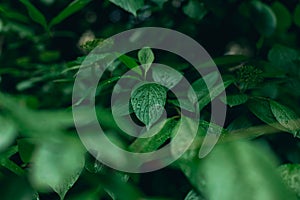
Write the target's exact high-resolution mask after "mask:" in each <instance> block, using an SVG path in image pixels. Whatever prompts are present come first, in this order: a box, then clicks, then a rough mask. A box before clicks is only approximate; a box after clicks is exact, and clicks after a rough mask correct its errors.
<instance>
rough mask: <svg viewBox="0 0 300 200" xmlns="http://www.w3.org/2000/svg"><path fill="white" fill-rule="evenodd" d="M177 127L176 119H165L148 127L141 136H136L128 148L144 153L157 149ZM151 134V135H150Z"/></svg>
mask: <svg viewBox="0 0 300 200" xmlns="http://www.w3.org/2000/svg"><path fill="white" fill-rule="evenodd" d="M176 128H177V121H175V120H174V119H167V120H165V121H163V122H160V123H158V124H156V125H154V126H153V127H152V128H150V129H149V130H148V131H147V132H146V133H145V134H143V137H139V138H137V139H136V140H135V141H134V142H133V143H132V144H131V145H130V147H129V148H130V149H131V150H132V151H134V152H139V153H145V152H151V151H154V150H156V149H158V148H159V147H160V146H161V145H162V144H164V143H165V142H166V141H167V139H169V138H170V137H171V135H172V132H173V131H174V130H176ZM150 136H151V137H150Z"/></svg>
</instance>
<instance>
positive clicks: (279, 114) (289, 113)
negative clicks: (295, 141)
mask: <svg viewBox="0 0 300 200" xmlns="http://www.w3.org/2000/svg"><path fill="white" fill-rule="evenodd" d="M270 106H271V111H272V113H273V114H274V116H275V118H276V120H277V121H278V122H279V123H280V124H281V125H282V126H283V127H285V128H286V129H288V130H289V131H290V132H292V133H293V134H294V135H295V136H300V117H299V116H297V114H296V113H295V112H294V111H293V110H291V109H290V108H288V107H286V106H284V105H282V104H280V103H278V102H276V101H270Z"/></svg>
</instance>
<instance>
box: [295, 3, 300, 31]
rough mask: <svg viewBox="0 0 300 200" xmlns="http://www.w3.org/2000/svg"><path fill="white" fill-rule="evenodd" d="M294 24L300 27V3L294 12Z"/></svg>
mask: <svg viewBox="0 0 300 200" xmlns="http://www.w3.org/2000/svg"><path fill="white" fill-rule="evenodd" d="M294 23H295V24H296V25H297V26H298V27H300V3H299V4H298V5H297V6H296V8H295V10H294Z"/></svg>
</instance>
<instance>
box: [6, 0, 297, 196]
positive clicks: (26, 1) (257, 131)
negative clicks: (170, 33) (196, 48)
mask: <svg viewBox="0 0 300 200" xmlns="http://www.w3.org/2000/svg"><path fill="white" fill-rule="evenodd" d="M139 27H164V28H169V29H173V30H176V31H179V32H181V33H184V34H186V35H188V36H190V37H191V38H193V39H194V40H196V41H197V42H198V43H199V44H201V45H202V46H203V47H204V49H205V50H206V51H207V52H208V53H209V54H210V55H211V57H212V60H203V61H202V62H201V63H197V66H195V67H196V68H197V69H201V70H203V72H204V73H203V74H204V75H203V76H201V75H200V74H199V73H198V72H197V71H196V70H195V69H194V68H193V66H191V63H188V62H186V60H184V59H183V58H181V57H180V56H178V55H174V54H173V53H171V52H167V51H162V50H160V49H152V48H150V47H148V46H147V44H145V46H144V47H143V48H141V49H137V50H135V51H132V52H128V53H126V54H123V55H121V54H120V52H112V53H102V54H96V53H94V54H93V52H95V51H93V50H94V49H95V48H97V47H99V49H101V50H103V49H106V50H107V49H110V48H112V47H115V46H117V45H118V41H114V40H111V39H106V38H109V37H110V36H113V35H115V34H117V33H121V32H123V31H126V30H130V29H133V28H139ZM299 27H300V2H299V1H283V0H268V1H266V0H94V1H92V0H68V1H63V0H41V1H30V0H19V1H9V0H2V1H1V3H0V63H1V64H0V192H1V195H0V199H1V200H2V199H3V200H20V199H29V200H31V199H32V200H48V199H49V200H57V199H66V200H69V199H70V200H98V199H103V200H106V199H121V200H138V199H149V200H150V199H152V200H170V199H174V200H181V199H186V200H252V199H255V200H297V199H298V200H299V199H300V189H299V188H300V181H299V180H300V167H299V162H300V159H299V158H300V153H299V152H300V141H299V138H300V117H299V116H300V106H299V102H300V48H299V47H300V37H299V36H300V31H299ZM135 37H139V36H138V35H135ZM161 37H163V36H161ZM127 39H128V41H132V40H133V38H126V40H127ZM157 39H158V40H159V39H161V38H157ZM176 42H179V44H180V42H181V41H176ZM181 46H184V44H180V45H179V46H178V48H181ZM91 52H92V54H89V53H91ZM189 53H190V54H191V55H197V53H198V52H189ZM112 55H117V56H118V58H117V59H116V60H115V61H113V62H111V63H110V65H109V67H108V69H106V70H105V72H104V73H103V75H102V77H101V79H100V80H99V81H98V85H97V87H96V86H94V87H88V85H89V81H90V80H92V78H95V77H97V75H98V74H97V73H99V69H102V68H101V67H102V63H103V62H104V61H106V60H109V58H110V57H111V56H112ZM83 62H84V63H85V66H84V67H85V68H86V69H87V71H89V72H91V74H90V75H91V79H90V80H87V81H86V82H85V84H86V85H87V86H86V85H82V87H83V88H84V89H83V90H82V94H81V96H80V97H78V98H75V100H74V101H73V102H72V92H73V85H74V81H75V78H76V77H77V76H78V74H77V71H78V70H79V69H80V67H81V64H82V63H83ZM157 63H161V64H163V65H166V66H168V67H170V68H167V67H163V65H161V66H159V65H157ZM214 65H216V66H217V67H218V69H219V71H220V72H215V71H213V70H212V67H213V66H214ZM129 70H132V72H133V73H132V74H126V76H124V74H125V73H127V72H128V71H129ZM122 79H123V81H124V80H125V82H126V83H128V84H131V85H132V88H126V87H123V85H122V84H121V83H120V82H121V81H122ZM185 79H186V80H187V82H188V83H189V84H190V86H189V87H188V88H185V89H184V90H180V89H178V88H180V86H182V85H183V84H182V83H183V82H184V81H185ZM173 89H174V91H176V89H177V91H178V90H179V92H177V93H176V94H175V92H173ZM92 92H95V97H94V96H93V95H91V94H92ZM113 92H114V93H116V94H119V95H120V98H116V99H115V100H114V101H111V95H112V93H113ZM224 92H226V95H227V96H226V97H225V96H220V95H221V94H223V93H224ZM125 94H126V95H129V96H130V98H129V101H127V100H128V99H125V98H121V97H123V96H122V95H125ZM212 101H213V102H215V103H219V104H220V105H224V106H225V105H226V106H227V112H226V113H227V116H226V121H225V123H224V126H221V125H220V124H219V123H217V122H218V118H219V117H220V116H219V115H213V114H212V109H211V105H212V104H211V102H212ZM89 102H95V113H96V115H97V118H98V121H99V123H100V124H101V127H102V128H103V130H104V132H105V135H106V136H107V138H108V139H109V140H110V141H111V143H114V144H115V145H116V146H118V147H119V148H122V149H124V150H126V151H129V152H133V153H149V152H154V151H156V150H158V149H161V148H164V147H166V146H167V145H168V144H171V145H170V146H169V149H168V153H169V154H170V155H171V156H173V157H177V156H178V155H181V153H182V151H183V150H185V149H186V151H185V152H184V154H183V155H181V156H180V158H179V159H178V160H176V161H175V162H173V163H172V164H171V165H170V166H167V167H166V168H165V169H160V170H159V171H156V172H149V173H148V174H132V173H125V172H120V171H118V170H115V169H111V168H110V167H109V166H106V165H104V164H103V163H101V162H100V161H99V160H97V158H98V157H97V156H100V155H99V154H98V155H97V154H95V155H94V156H95V157H94V156H92V154H93V153H94V149H87V148H85V146H84V144H83V142H82V140H81V138H80V137H79V136H78V134H77V130H76V127H75V126H74V118H73V116H72V107H73V106H74V107H75V106H79V105H85V104H86V103H89ZM197 109H199V113H198V114H199V115H200V118H199V119H198V120H197V121H196V120H194V119H191V117H190V116H191V113H193V112H194V111H196V110H197ZM217 114H219V113H217ZM114 115H117V117H116V116H114ZM114 117H115V118H114ZM116 119H118V120H119V121H116ZM81 120H82V121H83V122H85V123H87V124H88V123H89V122H90V121H88V120H89V116H88V114H87V113H85V110H83V111H82V119H81ZM211 120H213V121H212V122H211ZM129 121H132V122H135V123H136V124H137V126H136V127H135V126H131V125H130V124H129ZM117 122H118V123H117ZM181 123H183V126H182V127H181V126H180V124H181ZM138 126H144V127H143V128H141V129H138V128H137V127H138ZM180 127H181V128H180ZM77 128H78V127H77ZM127 132H131V133H134V134H132V135H128V134H127ZM216 133H218V134H220V138H219V140H218V143H217V145H216V146H215V147H214V148H213V150H212V151H211V152H210V153H209V154H208V155H207V156H206V157H204V158H201V159H200V158H199V156H200V155H199V152H200V151H201V150H200V149H201V147H202V145H204V147H205V145H207V143H206V144H203V141H205V138H206V136H207V135H208V134H209V135H214V134H216ZM194 134H195V135H194ZM133 135H135V136H141V137H139V138H135V137H133ZM177 135H179V137H178V138H177V139H176V136H177ZM191 139H192V142H190V140H191ZM102 142H103V141H102V140H101V141H100V142H99V144H98V143H96V144H95V145H104V143H102ZM105 150H106V152H101V153H107V154H108V157H109V158H110V159H111V160H112V161H117V162H120V163H121V162H122V161H123V160H124V158H123V157H122V155H121V154H118V153H116V151H115V150H112V149H105ZM98 153H99V152H98ZM200 157H201V156H200ZM155 164H157V163H156V162H154V163H153V165H155Z"/></svg>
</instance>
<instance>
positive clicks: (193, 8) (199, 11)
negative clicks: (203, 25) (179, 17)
mask: <svg viewBox="0 0 300 200" xmlns="http://www.w3.org/2000/svg"><path fill="white" fill-rule="evenodd" d="M183 12H184V14H186V15H187V16H189V17H190V18H192V19H196V20H198V21H199V20H201V19H202V18H203V17H204V16H205V15H206V14H207V12H208V11H207V9H206V8H205V6H204V3H203V2H200V1H198V0H190V1H189V3H188V4H187V5H186V6H184V7H183Z"/></svg>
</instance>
